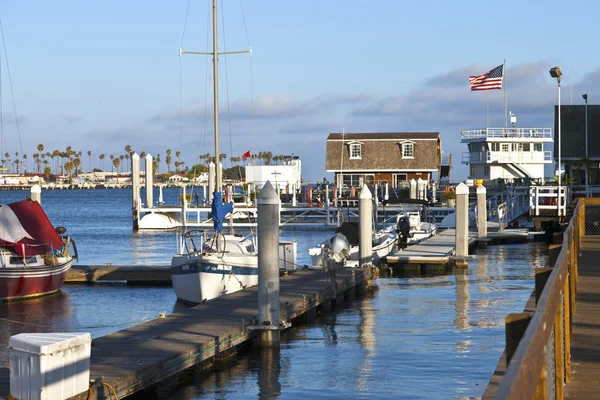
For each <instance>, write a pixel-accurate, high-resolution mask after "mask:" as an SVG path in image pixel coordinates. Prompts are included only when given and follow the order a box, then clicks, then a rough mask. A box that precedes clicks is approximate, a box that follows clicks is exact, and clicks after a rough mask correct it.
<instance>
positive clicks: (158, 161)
mask: <svg viewBox="0 0 600 400" xmlns="http://www.w3.org/2000/svg"><path fill="white" fill-rule="evenodd" d="M154 161H156V171H157V172H158V168H160V153H159V154H157V155H156V159H155V160H154Z"/></svg>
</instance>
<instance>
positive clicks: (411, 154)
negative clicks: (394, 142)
mask: <svg viewBox="0 0 600 400" xmlns="http://www.w3.org/2000/svg"><path fill="white" fill-rule="evenodd" d="M402 158H415V144H414V143H402Z"/></svg>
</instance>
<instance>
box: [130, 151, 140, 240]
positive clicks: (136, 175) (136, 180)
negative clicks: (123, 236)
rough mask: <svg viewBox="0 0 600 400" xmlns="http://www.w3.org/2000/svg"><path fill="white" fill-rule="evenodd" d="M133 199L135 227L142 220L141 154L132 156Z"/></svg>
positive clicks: (137, 226)
mask: <svg viewBox="0 0 600 400" xmlns="http://www.w3.org/2000/svg"><path fill="white" fill-rule="evenodd" d="M131 195H132V196H131V201H132V208H131V210H132V212H133V229H136V230H137V229H138V228H139V222H140V156H139V155H138V154H137V153H133V155H132V156H131Z"/></svg>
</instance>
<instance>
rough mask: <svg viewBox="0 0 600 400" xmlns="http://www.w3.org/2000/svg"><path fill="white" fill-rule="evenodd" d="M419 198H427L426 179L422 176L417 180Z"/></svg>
mask: <svg viewBox="0 0 600 400" xmlns="http://www.w3.org/2000/svg"><path fill="white" fill-rule="evenodd" d="M417 199H419V200H423V199H425V181H424V180H423V179H421V178H419V179H418V180H417Z"/></svg>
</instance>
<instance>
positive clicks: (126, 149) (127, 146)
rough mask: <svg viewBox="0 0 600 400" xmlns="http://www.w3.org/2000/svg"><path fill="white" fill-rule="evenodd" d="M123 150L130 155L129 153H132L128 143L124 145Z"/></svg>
mask: <svg viewBox="0 0 600 400" xmlns="http://www.w3.org/2000/svg"><path fill="white" fill-rule="evenodd" d="M125 151H126V152H127V154H129V155H131V153H132V148H131V145H130V144H128V145H126V146H125Z"/></svg>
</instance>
